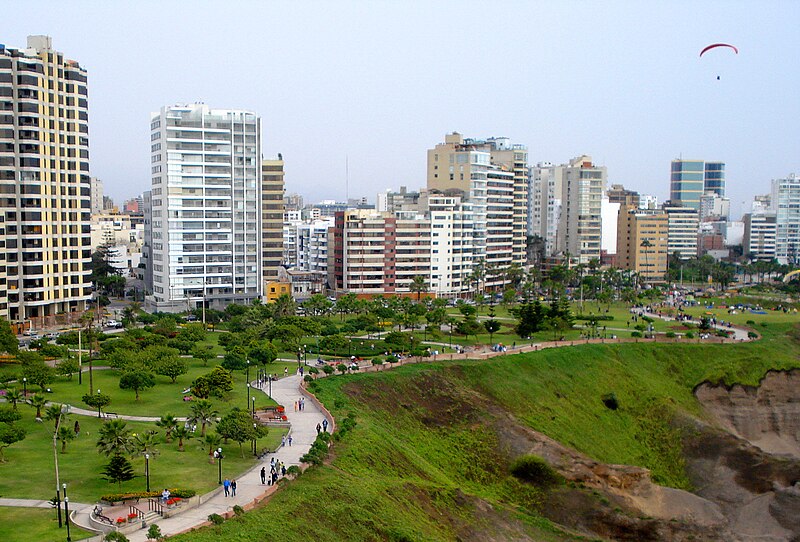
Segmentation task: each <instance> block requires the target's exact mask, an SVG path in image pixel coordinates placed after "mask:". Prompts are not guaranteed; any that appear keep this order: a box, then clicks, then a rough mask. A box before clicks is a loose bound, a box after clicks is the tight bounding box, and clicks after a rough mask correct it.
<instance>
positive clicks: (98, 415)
mask: <svg viewBox="0 0 800 542" xmlns="http://www.w3.org/2000/svg"><path fill="white" fill-rule="evenodd" d="M97 395H100V388H97ZM97 417H98V418H99V417H100V402H99V401H98V403H97Z"/></svg>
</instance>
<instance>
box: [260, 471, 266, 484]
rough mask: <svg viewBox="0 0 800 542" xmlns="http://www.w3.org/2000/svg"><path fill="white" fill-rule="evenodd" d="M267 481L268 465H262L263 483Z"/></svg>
mask: <svg viewBox="0 0 800 542" xmlns="http://www.w3.org/2000/svg"><path fill="white" fill-rule="evenodd" d="M266 483H267V467H261V485H262V486H263V485H264V484H266Z"/></svg>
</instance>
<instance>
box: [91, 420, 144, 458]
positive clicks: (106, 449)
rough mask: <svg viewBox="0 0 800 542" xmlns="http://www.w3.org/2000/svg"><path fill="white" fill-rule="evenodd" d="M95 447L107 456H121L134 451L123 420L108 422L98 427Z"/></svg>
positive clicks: (129, 433)
mask: <svg viewBox="0 0 800 542" xmlns="http://www.w3.org/2000/svg"><path fill="white" fill-rule="evenodd" d="M97 447H98V448H99V449H100V451H101V452H103V454H105V455H107V456H122V455H126V454H129V453H131V452H133V451H135V448H134V441H133V439H132V438H131V430H130V429H128V424H127V423H125V420H109V421H107V422H106V423H104V424H103V425H102V426H101V427H100V438H99V439H97Z"/></svg>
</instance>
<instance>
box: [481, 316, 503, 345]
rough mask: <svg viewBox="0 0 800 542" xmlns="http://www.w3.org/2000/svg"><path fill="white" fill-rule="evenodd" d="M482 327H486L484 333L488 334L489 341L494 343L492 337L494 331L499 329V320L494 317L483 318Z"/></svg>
mask: <svg viewBox="0 0 800 542" xmlns="http://www.w3.org/2000/svg"><path fill="white" fill-rule="evenodd" d="M483 327H484V328H485V329H486V333H488V334H489V342H490V343H494V340H493V338H492V337H493V336H494V334H495V333H496V332H498V331H500V322H498V321H497V320H495V319H491V320H485V321H484V322H483Z"/></svg>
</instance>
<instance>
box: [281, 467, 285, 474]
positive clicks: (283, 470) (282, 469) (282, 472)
mask: <svg viewBox="0 0 800 542" xmlns="http://www.w3.org/2000/svg"><path fill="white" fill-rule="evenodd" d="M281 476H286V465H281Z"/></svg>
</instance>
